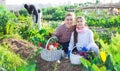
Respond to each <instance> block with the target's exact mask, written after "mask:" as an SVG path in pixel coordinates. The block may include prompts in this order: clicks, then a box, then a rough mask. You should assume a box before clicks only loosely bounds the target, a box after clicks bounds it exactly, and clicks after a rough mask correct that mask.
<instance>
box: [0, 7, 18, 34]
mask: <svg viewBox="0 0 120 71" xmlns="http://www.w3.org/2000/svg"><path fill="white" fill-rule="evenodd" d="M15 18H16V16H15V14H14V13H11V12H10V11H9V10H7V9H6V8H5V7H3V6H0V32H1V33H2V34H4V35H5V34H6V25H7V22H8V21H9V20H14V19H15Z"/></svg>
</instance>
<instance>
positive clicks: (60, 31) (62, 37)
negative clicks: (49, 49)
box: [53, 13, 74, 58]
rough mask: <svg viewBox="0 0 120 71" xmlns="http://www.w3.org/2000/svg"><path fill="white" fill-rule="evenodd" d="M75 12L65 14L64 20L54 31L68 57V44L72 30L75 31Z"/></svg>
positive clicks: (65, 55)
mask: <svg viewBox="0 0 120 71" xmlns="http://www.w3.org/2000/svg"><path fill="white" fill-rule="evenodd" d="M73 23H74V14H73V13H68V14H67V15H66V16H65V19H64V22H63V24H62V25H60V26H59V27H58V28H57V29H56V31H55V32H54V34H53V35H54V36H55V37H56V38H57V39H58V41H59V43H60V44H61V45H62V47H63V48H62V50H63V51H64V57H65V58H68V57H67V56H68V55H67V53H68V46H69V41H70V37H71V34H72V32H73V31H74V25H73Z"/></svg>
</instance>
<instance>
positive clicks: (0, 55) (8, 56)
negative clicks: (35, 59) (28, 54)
mask: <svg viewBox="0 0 120 71" xmlns="http://www.w3.org/2000/svg"><path fill="white" fill-rule="evenodd" d="M26 64H27V63H26V61H24V60H22V59H21V58H20V57H19V56H18V55H16V54H15V53H13V52H11V51H9V50H8V48H7V46H4V47H3V46H1V45H0V66H2V67H3V68H5V69H6V70H7V71H15V70H16V69H17V68H19V67H20V66H22V65H26Z"/></svg>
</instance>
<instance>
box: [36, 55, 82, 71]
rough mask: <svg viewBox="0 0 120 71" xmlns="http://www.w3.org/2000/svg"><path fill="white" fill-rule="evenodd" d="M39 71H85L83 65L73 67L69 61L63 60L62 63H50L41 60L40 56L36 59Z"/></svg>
mask: <svg viewBox="0 0 120 71" xmlns="http://www.w3.org/2000/svg"><path fill="white" fill-rule="evenodd" d="M36 60H37V62H36V65H37V68H36V69H37V71H83V70H82V68H81V65H72V64H71V63H70V60H69V59H65V58H62V59H61V60H60V63H58V62H57V61H53V62H48V61H45V60H43V59H41V57H40V55H39V56H37V58H36Z"/></svg>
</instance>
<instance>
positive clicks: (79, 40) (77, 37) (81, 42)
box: [69, 16, 99, 55]
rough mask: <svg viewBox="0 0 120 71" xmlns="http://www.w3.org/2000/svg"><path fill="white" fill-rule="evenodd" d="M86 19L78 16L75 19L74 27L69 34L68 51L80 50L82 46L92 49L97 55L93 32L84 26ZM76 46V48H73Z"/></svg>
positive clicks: (97, 49)
mask: <svg viewBox="0 0 120 71" xmlns="http://www.w3.org/2000/svg"><path fill="white" fill-rule="evenodd" d="M85 23H86V20H85V19H84V17H82V16H80V17H77V19H76V29H75V31H74V32H73V33H72V35H71V39H70V43H69V51H72V50H73V51H81V50H82V48H86V50H88V51H89V50H92V51H94V52H95V53H96V55H99V48H98V46H97V45H96V44H95V42H94V38H93V32H92V31H91V30H90V29H89V28H88V27H87V26H86V24H85ZM74 46H77V48H73V47H74Z"/></svg>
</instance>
